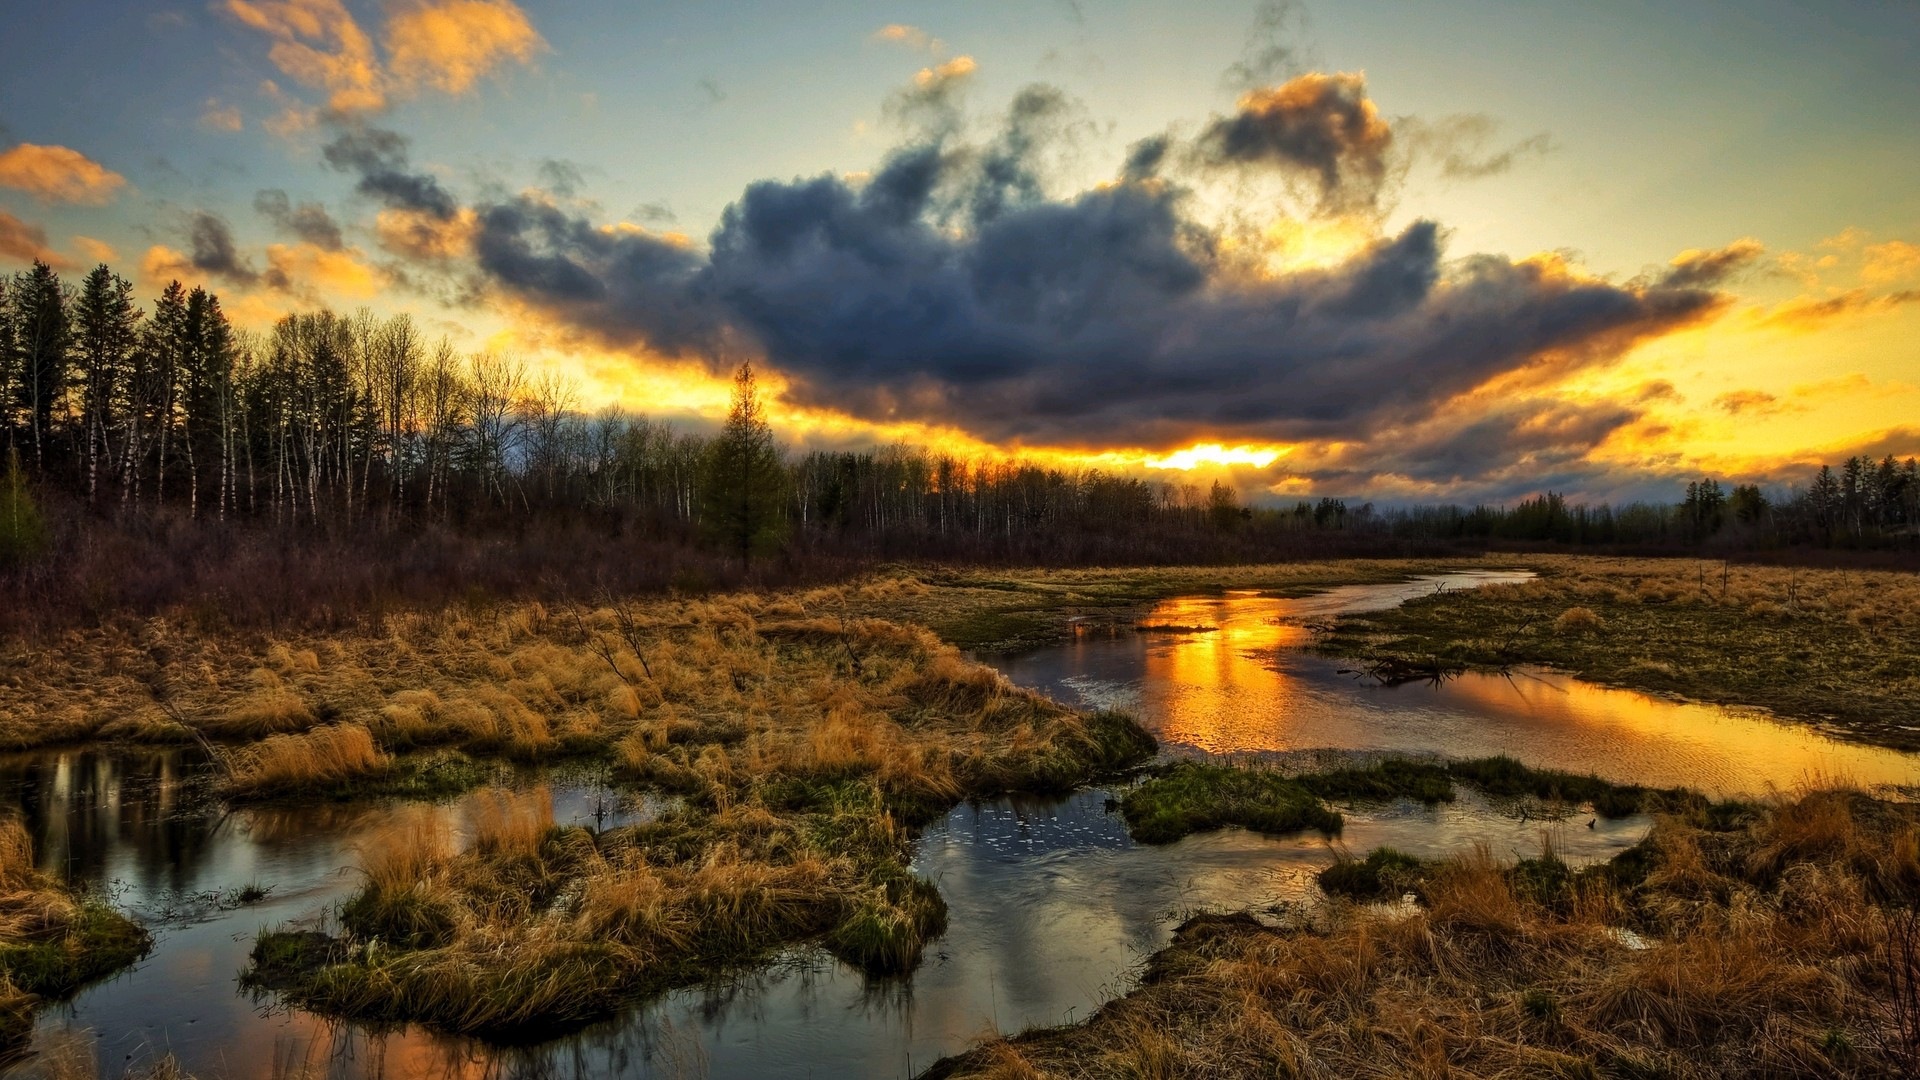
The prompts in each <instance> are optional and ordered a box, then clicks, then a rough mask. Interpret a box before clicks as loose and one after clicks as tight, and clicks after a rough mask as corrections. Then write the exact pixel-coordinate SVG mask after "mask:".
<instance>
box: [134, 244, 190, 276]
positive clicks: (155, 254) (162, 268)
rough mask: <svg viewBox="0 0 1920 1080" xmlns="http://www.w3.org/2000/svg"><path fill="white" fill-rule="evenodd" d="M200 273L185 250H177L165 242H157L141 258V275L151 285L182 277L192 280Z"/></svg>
mask: <svg viewBox="0 0 1920 1080" xmlns="http://www.w3.org/2000/svg"><path fill="white" fill-rule="evenodd" d="M199 274H200V272H199V271H198V270H196V269H194V266H193V260H192V259H190V258H188V257H187V254H186V253H185V252H183V251H176V250H174V249H173V248H170V247H168V246H166V245H165V244H155V245H154V246H152V247H150V248H148V249H147V253H146V254H145V255H143V256H141V258H140V276H141V277H142V278H144V279H145V280H146V283H147V284H148V285H150V286H158V285H160V284H162V283H164V282H168V281H180V280H182V279H185V280H189V281H191V280H193V279H195V278H197V277H198V276H199Z"/></svg>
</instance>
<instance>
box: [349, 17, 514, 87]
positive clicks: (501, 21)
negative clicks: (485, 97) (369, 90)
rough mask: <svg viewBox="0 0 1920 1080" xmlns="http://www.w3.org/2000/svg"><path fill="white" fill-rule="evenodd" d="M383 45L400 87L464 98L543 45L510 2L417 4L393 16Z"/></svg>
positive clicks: (393, 74)
mask: <svg viewBox="0 0 1920 1080" xmlns="http://www.w3.org/2000/svg"><path fill="white" fill-rule="evenodd" d="M386 46H387V66H388V68H389V70H390V72H391V74H392V76H393V78H394V80H395V81H396V82H398V83H399V85H401V86H403V87H407V88H409V89H412V88H415V87H420V86H431V87H433V88H435V89H437V90H443V91H445V92H447V93H449V94H464V93H466V92H467V91H468V90H469V89H471V88H472V87H473V84H474V83H476V82H478V81H479V80H480V79H481V78H482V77H483V76H485V75H486V74H487V73H488V72H490V71H492V70H493V69H494V68H496V67H498V66H500V65H501V64H503V63H505V62H507V61H509V60H512V61H518V62H519V63H522V64H524V63H527V62H529V61H531V60H532V59H533V56H534V54H535V53H536V52H538V51H539V50H541V49H542V48H544V47H545V46H546V42H545V41H543V40H542V39H541V37H540V35H539V34H538V33H536V32H535V31H534V29H533V24H532V23H530V22H528V21H527V15H526V13H525V12H523V11H521V10H520V9H519V8H518V7H516V6H515V5H514V4H513V3H512V2H511V0H451V2H446V3H439V4H432V3H417V4H414V5H412V6H410V7H407V8H405V9H403V10H401V11H399V12H397V13H396V14H394V15H393V17H392V18H390V19H389V20H388V21H387V29H386Z"/></svg>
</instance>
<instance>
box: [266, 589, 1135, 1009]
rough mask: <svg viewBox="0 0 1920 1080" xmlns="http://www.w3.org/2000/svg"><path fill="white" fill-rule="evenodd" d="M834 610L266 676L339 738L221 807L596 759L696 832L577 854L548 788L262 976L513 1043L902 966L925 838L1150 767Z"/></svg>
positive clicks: (820, 600)
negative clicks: (475, 767) (703, 1000)
mask: <svg viewBox="0 0 1920 1080" xmlns="http://www.w3.org/2000/svg"><path fill="white" fill-rule="evenodd" d="M889 588H890V589H892V590H895V591H906V592H911V589H910V588H909V587H908V586H905V585H901V584H897V583H896V584H894V585H891V586H889ZM840 600H841V598H840V597H838V596H837V595H822V594H817V593H805V594H797V595H787V596H781V597H771V598H770V597H761V596H753V595H744V596H734V597H722V598H711V599H702V600H687V601H678V602H673V603H662V604H659V605H656V606H653V607H649V608H646V609H635V610H626V611H614V610H602V611H598V612H584V611H583V612H580V613H579V617H578V618H577V619H576V618H571V617H556V616H555V615H553V614H552V613H550V612H548V611H546V610H545V609H543V608H539V607H537V606H531V605H530V606H526V607H521V608H515V609H512V610H510V611H504V612H501V613H499V614H497V615H495V616H493V617H491V618H488V619H484V620H483V619H479V618H476V617H475V616H474V615H473V614H472V613H471V612H449V613H447V615H446V616H445V617H443V618H442V619H440V620H425V619H418V618H409V619H404V620H397V621H396V623H395V625H393V626H392V627H391V628H390V629H391V631H392V635H391V637H390V638H388V639H386V640H382V641H380V642H377V643H371V644H364V645H363V644H362V643H357V642H353V641H337V642H334V643H332V644H333V646H334V648H335V653H336V654H337V655H334V656H332V657H330V658H328V659H325V660H323V661H322V662H321V663H320V664H319V668H318V671H317V672H308V673H306V674H305V675H304V676H303V675H301V674H300V673H299V672H298V670H297V669H295V668H292V667H289V665H287V664H284V663H283V664H281V665H279V666H278V667H276V668H275V671H276V672H277V673H279V674H280V675H281V677H282V678H285V679H288V680H289V682H288V683H287V685H302V686H304V687H305V692H306V693H309V694H311V695H313V696H314V697H316V698H320V699H324V700H326V701H328V702H330V703H331V707H332V711H335V712H339V713H343V714H344V716H345V718H346V719H343V721H341V722H337V723H335V724H333V725H329V726H325V727H319V728H315V729H313V730H312V731H310V732H308V733H305V734H288V735H276V736H273V737H271V738H268V739H266V740H264V741H262V742H260V743H257V744H254V745H253V746H250V747H244V748H242V749H240V750H239V751H237V752H236V753H235V755H234V757H235V760H236V767H235V770H234V772H235V780H234V790H236V791H263V792H264V791H285V790H289V789H291V788H294V787H296V786H297V787H303V788H304V789H306V790H314V789H316V788H322V787H333V786H335V785H337V784H339V783H340V782H341V780H342V779H343V778H344V779H351V778H353V777H355V776H364V775H366V774H368V773H370V772H372V771H374V770H377V769H379V768H382V767H385V764H386V757H385V755H386V753H387V751H388V750H394V751H398V750H401V749H404V748H407V747H414V746H428V745H435V744H447V745H453V746H458V747H462V748H464V749H466V750H468V751H469V752H474V753H482V752H486V753H497V754H503V755H507V756H512V757H526V758H539V757H543V756H546V755H548V754H557V753H562V752H571V753H577V754H583V755H589V756H592V757H597V758H600V759H602V760H605V761H607V762H609V763H610V764H611V765H612V766H613V768H614V770H615V773H616V775H617V777H618V778H619V779H620V780H621V781H623V782H625V783H628V784H632V785H638V786H645V787H650V788H653V789H655V790H660V791H665V792H671V793H676V794H678V795H679V796H680V797H681V798H682V799H683V800H684V809H682V810H681V811H680V812H679V813H676V814H672V815H669V816H668V817H667V818H666V819H663V820H662V821H660V822H657V823H655V824H651V825H647V826H639V827H635V828H632V829H623V830H611V831H609V832H607V833H604V834H593V833H590V832H588V831H585V830H580V829H556V828H554V825H553V819H552V811H551V805H550V801H549V800H548V798H547V796H546V793H545V792H544V791H541V790H539V789H535V790H533V791H528V792H521V793H513V792H507V791H486V792H482V793H479V794H477V795H475V796H473V797H472V799H471V800H470V802H469V811H468V822H467V824H468V830H467V831H468V833H469V835H470V837H471V843H470V844H469V846H468V847H467V849H466V850H465V851H463V852H460V853H459V854H450V853H448V852H447V851H446V850H445V848H444V845H443V844H442V843H441V842H440V841H438V840H434V839H432V838H421V837H411V836H409V837H401V838H396V839H394V840H392V841H391V842H389V841H387V840H385V839H383V842H382V843H383V848H382V850H380V851H379V852H377V853H369V856H368V861H367V866H366V870H367V881H366V885H365V887H364V888H363V889H362V891H361V892H360V893H359V894H358V895H357V896H356V897H355V898H354V899H353V900H352V901H351V902H350V903H349V904H348V905H346V907H345V908H344V909H343V911H342V933H341V934H339V935H338V937H337V940H336V942H335V943H334V945H333V946H330V947H329V948H330V949H332V950H333V951H332V952H326V951H324V950H323V952H322V953H319V954H310V953H305V952H302V951H301V950H302V949H303V948H304V946H303V944H302V940H303V939H301V938H299V937H298V935H293V936H288V935H269V936H267V937H266V938H263V939H262V941H261V947H260V949H259V950H257V951H256V975H257V976H258V977H259V978H260V980H261V981H262V982H265V983H270V984H272V985H275V986H277V987H280V988H283V989H286V990H287V991H288V992H289V993H290V994H291V996H293V997H294V999H295V1000H298V1001H301V1002H303V1003H306V1004H308V1005H309V1006H311V1007H314V1008H317V1009H321V1010H323V1011H326V1012H331V1013H335V1014H341V1015H348V1016H360V1017H367V1018H372V1019H379V1020H418V1021H423V1022H426V1023H429V1024H433V1025H437V1026H440V1027H445V1028H451V1029H454V1030H459V1031H488V1032H504V1031H514V1032H516V1033H519V1034H524V1033H525V1031H526V1029H540V1028H543V1027H555V1028H559V1027H567V1026H572V1025H574V1024H577V1023H579V1022H581V1021H583V1020H584V1019H587V1018H589V1017H590V1016H596V1015H603V1014H604V1013H605V1012H607V1011H609V1010H611V1009H612V1008H614V1007H615V1005H616V1004H617V1002H618V1001H619V1000H621V999H622V997H623V996H624V995H627V994H630V993H633V992H637V991H638V990H641V989H645V988H649V987H657V986H664V985H672V984H675V983H680V982H686V981H691V980H695V979H697V978H700V977H704V976H706V975H707V974H709V973H710V972H711V970H713V969H715V968H717V967H725V966H727V965H730V964H737V963H743V962H748V961H750V960H752V959H754V958H756V957H759V956H762V955H764V954H765V953H766V952H767V951H769V950H772V949H776V948H779V947H782V946H785V945H788V944H792V943H794V942H797V941H804V940H809V939H813V940H820V941H822V942H823V943H825V944H826V945H827V947H828V948H830V949H832V950H834V951H835V952H836V953H838V954H840V955H842V956H844V957H847V958H848V959H849V960H851V961H852V962H854V963H858V964H862V965H864V966H867V967H869V968H872V969H874V970H877V971H899V970H905V969H906V968H908V967H911V966H912V964H913V963H914V962H915V961H916V960H917V959H918V957H919V954H920V950H921V947H922V945H923V944H924V942H925V941H926V940H928V939H930V938H931V937H932V936H933V935H934V934H937V933H938V932H939V930H940V929H941V928H942V927H943V926H944V918H945V916H944V907H943V906H942V905H941V904H940V902H939V899H938V895H937V893H935V892H934V891H933V889H932V887H931V886H929V885H927V884H926V883H924V882H919V881H917V880H916V879H914V878H913V877H912V876H911V875H910V874H909V873H908V872H907V870H906V863H907V858H908V854H909V852H908V847H907V845H908V841H909V839H910V837H911V835H912V829H913V828H914V827H915V826H916V825H917V824H918V823H919V822H922V821H924V820H927V819H928V818H930V817H931V816H932V815H935V814H938V813H940V812H943V811H944V810H945V809H947V808H948V807H950V806H951V805H953V803H955V802H956V801H958V800H959V799H960V798H962V797H964V796H965V795H968V794H989V793H992V792H997V791H1002V790H1009V789H1021V790H1034V789H1061V788H1065V787H1070V786H1072V785H1075V784H1079V783H1083V782H1085V781H1086V780H1087V779H1088V778H1090V777H1091V776H1093V775H1095V774H1097V773H1099V772H1101V771H1103V770H1107V769H1111V768H1114V767H1116V766H1119V765H1121V764H1123V763H1126V762H1129V761H1132V760H1137V759H1138V758H1139V757H1141V756H1143V755H1144V754H1145V753H1147V752H1149V751H1150V750H1151V741H1150V740H1148V739H1147V738H1146V737H1145V735H1144V733H1142V732H1141V731H1140V730H1139V729H1138V728H1137V727H1136V726H1134V725H1133V724H1132V722H1131V721H1128V720H1126V719H1124V718H1120V717H1116V716H1112V715H1094V716H1086V715H1081V714H1078V713H1075V712H1073V711H1072V710H1069V709H1066V708H1064V707H1062V706H1060V705H1058V704H1056V703H1054V702H1052V701H1050V700H1048V699H1046V698H1044V697H1041V696H1039V695H1036V694H1032V693H1029V692H1026V691H1022V690H1019V689H1017V688H1015V687H1013V686H1012V685H1011V684H1009V683H1008V682H1007V681H1006V680H1005V679H1003V678H1001V677H1000V676H999V675H997V674H996V673H994V672H993V671H992V670H990V669H988V668H985V667H983V666H981V665H979V664H976V663H973V662H972V661H969V660H967V659H965V658H964V657H962V656H961V655H960V654H959V653H958V652H957V651H956V650H955V649H954V648H953V647H951V646H949V645H945V644H943V643H941V642H940V641H939V640H938V639H936V638H935V637H934V636H933V635H932V634H931V633H929V632H928V631H926V630H924V629H920V628H918V627H911V626H901V625H897V624H894V623H890V622H886V621H883V620H878V619H871V618H861V617H852V616H846V617H843V616H841V615H839V614H834V615H832V616H830V617H829V616H823V615H821V614H817V613H816V612H817V611H818V610H819V608H821V607H825V606H828V605H829V604H838V603H839V602H840ZM291 655H297V653H293V654H291ZM283 669H284V670H283ZM288 672H291V674H289V673H288ZM303 678H304V679H305V680H307V681H306V682H305V683H301V682H300V680H301V679H303ZM330 679H332V680H339V681H338V682H337V683H336V682H328V681H327V680H330ZM403 679H404V680H405V681H404V682H403V681H402V680H403ZM335 687H337V689H335ZM389 687H392V689H388V688H389ZM356 693H357V694H361V695H364V696H363V697H361V698H359V699H355V698H354V697H353V696H352V695H354V694H356ZM353 700H360V701H364V702H365V704H364V705H360V706H349V705H347V704H345V703H347V702H350V701H353ZM362 718H364V719H365V721H366V723H365V724H364V726H363V725H362V724H361V723H360V722H359V721H360V720H361V719H362ZM348 740H351V743H352V745H351V746H348V745H346V743H347V741H348ZM317 960H327V961H329V962H328V963H325V964H318V963H316V962H315V961H317Z"/></svg>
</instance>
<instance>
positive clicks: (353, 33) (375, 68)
mask: <svg viewBox="0 0 1920 1080" xmlns="http://www.w3.org/2000/svg"><path fill="white" fill-rule="evenodd" d="M225 10H226V11H227V13H228V14H229V15H232V16H233V17H234V18H235V19H238V20H239V21H240V22H241V23H242V24H244V25H246V26H249V27H251V28H253V29H255V30H258V31H260V32H261V33H263V34H266V35H267V36H269V37H271V38H272V39H273V47H272V48H270V49H269V50H268V51H267V58H268V59H269V60H271V61H273V65H274V66H275V67H277V68H279V69H280V70H281V71H283V72H285V73H286V75H287V77H288V78H290V79H293V80H294V81H295V82H298V83H300V84H301V85H303V86H311V87H314V88H315V89H320V90H324V91H326V93H327V108H329V109H331V110H332V111H334V112H336V113H355V112H370V111H374V110H378V109H382V108H385V107H386V104H387V97H386V91H385V89H384V87H383V83H384V81H385V80H384V77H383V75H382V72H381V70H380V62H379V58H378V57H376V56H375V55H374V50H373V41H372V39H371V38H369V37H368V36H367V34H366V31H364V30H362V29H361V28H360V24H359V23H358V22H356V21H354V18H353V15H352V14H351V13H350V12H348V11H347V9H346V7H345V5H343V4H342V3H340V0H226V4H225Z"/></svg>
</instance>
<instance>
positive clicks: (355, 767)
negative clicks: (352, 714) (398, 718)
mask: <svg viewBox="0 0 1920 1080" xmlns="http://www.w3.org/2000/svg"><path fill="white" fill-rule="evenodd" d="M388 764H389V759H388V757H387V755H386V754H384V753H382V752H381V751H380V748H379V747H378V746H376V745H374V741H373V735H372V733H371V732H369V731H368V730H367V729H366V728H364V727H361V726H360V725H359V724H332V725H329V726H327V727H321V728H314V729H313V730H312V731H308V732H304V733H302V734H298V735H270V736H268V737H267V738H265V739H263V740H261V741H260V742H258V743H254V744H253V745H251V746H246V747H242V748H241V749H240V750H238V751H236V752H235V753H234V754H233V755H232V756H231V758H230V766H231V775H230V776H229V777H228V779H227V791H228V793H229V794H232V795H236V796H248V797H259V796H266V795H288V794H294V793H298V792H303V791H315V790H318V789H322V788H330V787H334V786H337V785H339V784H341V783H343V782H345V781H348V780H353V779H356V778H361V777H366V776H368V775H370V774H373V773H378V772H380V771H381V770H383V769H385V768H386V767H387V766H388Z"/></svg>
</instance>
